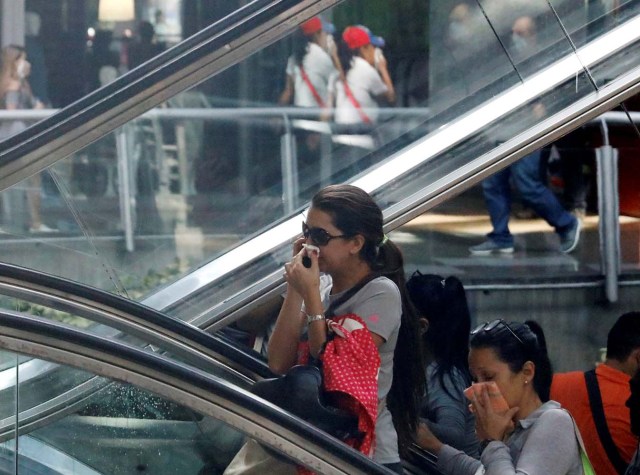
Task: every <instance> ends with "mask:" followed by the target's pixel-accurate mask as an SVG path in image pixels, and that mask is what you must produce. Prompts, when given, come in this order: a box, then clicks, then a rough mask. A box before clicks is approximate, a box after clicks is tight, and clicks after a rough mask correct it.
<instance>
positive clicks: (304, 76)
mask: <svg viewBox="0 0 640 475" xmlns="http://www.w3.org/2000/svg"><path fill="white" fill-rule="evenodd" d="M299 68H300V75H301V76H302V80H303V81H304V82H305V84H306V85H307V86H308V87H309V90H310V91H311V94H313V98H314V99H315V100H316V102H317V103H318V105H319V106H320V107H323V108H324V106H325V105H324V101H323V100H322V97H320V94H318V91H317V90H316V88H315V87H314V86H313V83H312V82H311V80H310V79H309V76H307V72H306V71H305V70H304V68H303V67H302V64H301V65H300V66H299Z"/></svg>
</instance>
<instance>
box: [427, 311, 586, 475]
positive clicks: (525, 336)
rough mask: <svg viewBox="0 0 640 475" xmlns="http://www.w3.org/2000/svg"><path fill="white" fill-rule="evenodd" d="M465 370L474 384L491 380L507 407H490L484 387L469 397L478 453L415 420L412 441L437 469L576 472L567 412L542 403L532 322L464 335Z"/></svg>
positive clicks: (541, 342)
mask: <svg viewBox="0 0 640 475" xmlns="http://www.w3.org/2000/svg"><path fill="white" fill-rule="evenodd" d="M469 369H470V371H471V375H472V376H473V378H474V380H475V381H478V382H481V383H482V382H488V381H493V382H495V384H496V385H497V386H498V389H499V390H500V392H501V393H502V395H503V396H504V398H505V399H506V402H507V404H508V406H509V410H508V411H506V412H502V413H500V412H495V411H494V410H493V408H492V406H491V397H490V395H489V391H488V389H487V388H486V387H484V388H483V389H482V392H481V394H480V397H477V396H475V395H474V396H473V399H472V401H471V406H472V410H473V411H474V413H475V416H476V433H477V435H478V438H479V439H480V440H481V444H480V447H481V457H480V460H476V459H474V458H472V457H469V456H468V455H465V454H464V453H463V452H461V451H459V450H456V449H454V448H453V447H450V446H448V445H445V444H443V443H442V442H440V441H439V440H438V439H437V438H436V437H435V436H434V435H433V433H431V431H429V429H428V427H427V426H425V425H421V426H420V429H419V431H418V442H419V444H420V445H421V446H422V447H424V448H426V449H427V450H430V451H432V452H434V453H435V454H436V455H437V456H438V468H439V470H440V471H441V472H442V473H444V474H447V475H448V474H451V475H454V474H455V475H466V474H468V475H473V474H476V473H486V474H500V475H502V474H513V473H522V474H529V475H534V474H540V475H542V474H545V475H565V474H568V475H581V474H582V473H583V465H582V460H581V455H580V445H579V443H578V432H577V429H576V428H575V426H574V423H573V421H572V419H571V416H570V415H569V413H568V412H567V411H565V410H563V409H561V408H560V404H558V403H557V402H555V401H551V400H549V389H550V387H551V379H552V375H553V371H552V369H551V363H550V361H549V357H548V355H547V347H546V341H545V338H544V334H543V332H542V329H541V328H540V326H539V325H538V324H536V323H535V322H526V323H524V324H523V323H511V324H509V323H507V322H505V321H504V320H495V321H493V322H491V323H486V324H483V325H480V326H479V327H478V328H476V329H475V330H473V331H472V332H471V340H470V351H469Z"/></svg>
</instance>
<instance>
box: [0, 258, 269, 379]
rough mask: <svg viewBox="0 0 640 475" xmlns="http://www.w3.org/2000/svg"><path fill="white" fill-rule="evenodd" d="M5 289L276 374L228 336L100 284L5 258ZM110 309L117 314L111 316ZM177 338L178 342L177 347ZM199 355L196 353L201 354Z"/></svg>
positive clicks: (245, 368)
mask: <svg viewBox="0 0 640 475" xmlns="http://www.w3.org/2000/svg"><path fill="white" fill-rule="evenodd" d="M0 291H1V292H2V293H5V294H8V293H13V294H14V296H17V297H19V298H25V299H28V300H32V301H37V302H38V303H40V304H42V305H45V306H50V307H52V308H56V309H59V310H68V309H67V308H62V306H63V305H61V304H60V301H59V300H57V299H55V300H54V299H53V297H56V298H59V299H62V301H63V302H65V304H68V306H69V308H70V309H71V310H74V311H84V310H83V309H85V308H86V307H89V308H92V309H95V310H99V311H100V313H101V315H104V316H105V318H106V320H105V321H101V323H104V324H106V325H109V326H111V327H113V328H116V329H118V330H121V331H125V332H127V333H129V334H133V335H134V336H139V337H141V338H144V337H145V334H147V335H148V336H147V341H148V340H149V339H152V338H153V333H155V332H159V333H161V334H162V335H163V336H164V337H165V338H164V339H163V340H162V343H163V348H162V349H163V350H166V351H171V352H174V353H175V354H181V353H184V351H183V349H182V347H183V346H187V347H188V348H190V349H191V350H193V351H194V352H195V353H201V354H203V355H205V356H206V357H208V358H214V359H216V360H217V359H219V358H220V357H222V360H223V361H226V362H229V363H231V366H232V368H234V369H235V370H237V371H241V372H244V373H246V372H249V373H250V374H251V375H252V376H255V375H257V376H259V377H261V378H269V377H273V373H272V372H271V370H270V369H269V367H268V366H267V365H266V363H265V362H264V361H263V360H261V359H259V358H257V357H254V356H252V355H250V354H248V353H247V352H245V351H241V350H240V349H239V348H238V347H236V346H233V345H231V344H230V343H229V342H227V341H225V340H224V339H221V338H219V337H217V336H215V335H211V334H209V333H207V332H205V331H203V330H201V329H199V328H197V327H195V326H193V325H190V324H188V323H185V322H184V321H182V320H180V319H178V318H174V317H171V316H169V315H166V314H164V313H161V312H159V311H157V310H154V309H152V308H149V307H147V306H145V305H143V304H141V303H139V302H136V301H133V300H129V299H126V298H123V297H120V296H118V295H115V294H111V293H109V292H106V291H104V290H101V289H97V288H94V287H91V286H88V285H85V284H81V283H78V282H74V281H71V280H68V279H64V278H62V277H57V276H54V275H51V274H47V273H44V272H40V271H36V270H32V269H27V268H24V267H20V266H16V265H12V264H6V263H0ZM47 296H50V297H49V298H48V297H47ZM109 314H113V315H114V316H117V317H114V318H112V319H110V318H109ZM89 317H90V316H89ZM172 342H175V344H174V345H173V346H172ZM195 357H196V358H197V354H196V355H195Z"/></svg>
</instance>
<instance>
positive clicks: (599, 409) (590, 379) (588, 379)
mask: <svg viewBox="0 0 640 475" xmlns="http://www.w3.org/2000/svg"><path fill="white" fill-rule="evenodd" d="M584 380H585V383H586V384H587V393H588V394H589V405H590V406H591V413H592V415H593V422H594V423H595V425H596V429H597V431H598V436H599V437H600V442H601V443H602V447H603V448H604V450H605V452H606V453H607V457H609V461H610V462H611V464H612V465H613V466H614V468H615V469H616V472H618V473H619V474H620V475H623V474H624V472H625V470H626V469H627V463H626V462H625V461H624V460H623V459H622V457H621V456H620V452H619V450H618V447H616V444H615V442H614V441H613V438H612V437H611V433H610V432H609V427H608V426H607V420H606V419H605V417H604V408H603V406H602V395H601V394H600V388H599V386H598V378H597V377H596V371H595V370H594V369H592V370H591V371H585V372H584Z"/></svg>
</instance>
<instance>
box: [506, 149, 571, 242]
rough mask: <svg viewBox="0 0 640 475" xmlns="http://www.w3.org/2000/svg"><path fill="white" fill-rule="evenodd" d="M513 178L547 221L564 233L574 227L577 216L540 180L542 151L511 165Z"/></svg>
mask: <svg viewBox="0 0 640 475" xmlns="http://www.w3.org/2000/svg"><path fill="white" fill-rule="evenodd" d="M511 168H512V173H513V180H514V183H515V185H516V188H518V190H519V191H520V193H521V194H522V196H523V198H524V199H525V200H526V201H527V202H528V203H530V204H531V207H532V208H533V210H534V211H535V212H536V213H537V214H538V216H540V217H541V218H543V219H544V220H545V221H547V223H549V224H550V225H551V226H553V227H554V228H555V229H556V232H558V233H559V234H562V233H564V232H566V231H567V230H569V229H570V228H572V227H573V226H574V224H575V218H574V217H573V216H572V215H571V214H569V213H568V212H567V211H566V210H565V209H564V207H563V206H562V205H561V204H560V202H559V201H558V199H557V198H556V196H555V195H554V194H553V193H552V192H551V190H549V188H547V187H546V186H545V184H544V183H543V182H542V181H541V180H540V152H539V151H537V152H534V153H531V154H529V155H527V156H526V157H523V158H521V159H520V160H518V161H517V162H516V163H514V164H513V165H511Z"/></svg>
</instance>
